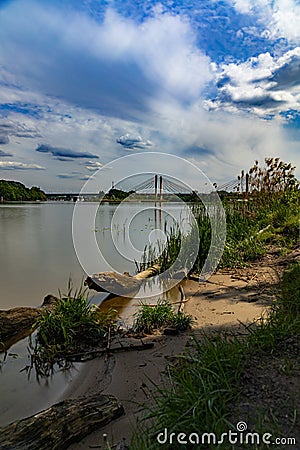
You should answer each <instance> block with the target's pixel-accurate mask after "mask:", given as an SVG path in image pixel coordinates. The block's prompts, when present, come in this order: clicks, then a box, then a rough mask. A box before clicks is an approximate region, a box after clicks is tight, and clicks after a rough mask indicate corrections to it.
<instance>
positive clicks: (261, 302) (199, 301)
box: [64, 249, 300, 450]
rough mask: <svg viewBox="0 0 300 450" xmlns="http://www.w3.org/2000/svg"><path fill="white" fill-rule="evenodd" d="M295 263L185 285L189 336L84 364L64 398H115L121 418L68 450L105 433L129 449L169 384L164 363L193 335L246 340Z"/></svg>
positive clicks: (227, 272) (272, 256)
mask: <svg viewBox="0 0 300 450" xmlns="http://www.w3.org/2000/svg"><path fill="white" fill-rule="evenodd" d="M299 258H300V251H299V249H295V250H293V251H292V252H291V253H289V254H287V255H285V256H281V255H279V254H277V253H276V251H275V250H273V251H270V252H269V253H267V254H266V255H265V256H264V257H263V258H262V259H261V260H260V261H258V262H256V263H253V264H252V265H251V266H249V267H247V268H243V269H238V270H237V269H222V270H219V271H218V272H217V273H215V274H214V275H212V277H211V278H210V279H209V280H208V281H207V282H206V283H203V284H201V285H199V283H198V282H197V281H191V280H189V281H185V282H184V283H183V289H184V292H185V296H186V303H185V312H186V313H188V314H191V315H192V316H193V318H194V325H193V328H192V331H191V333H190V332H189V333H182V334H180V335H179V336H165V335H160V334H157V335H153V336H148V337H146V338H145V339H143V341H145V342H146V341H147V342H148V341H151V342H154V348H153V349H151V350H145V351H139V352H129V353H123V354H121V353H119V354H113V355H110V356H108V357H107V358H105V359H104V358H103V359H95V360H93V361H90V362H87V363H84V364H85V366H84V368H83V370H82V373H81V374H80V376H79V377H78V378H77V379H76V381H75V382H74V384H73V385H71V386H70V388H69V390H68V391H67V392H66V393H65V395H64V398H66V397H70V398H72V397H76V396H79V395H84V394H87V395H91V394H94V393H96V392H99V393H100V392H101V393H105V394H106V393H110V394H114V395H116V397H117V398H118V399H119V400H120V402H121V403H122V404H123V406H124V408H125V415H124V416H122V417H121V418H119V419H118V420H116V421H115V422H113V423H111V424H109V425H108V426H106V427H105V428H103V429H101V430H99V431H98V432H95V433H93V434H92V435H90V436H88V437H87V438H85V439H83V440H82V441H81V442H80V443H78V444H73V445H72V446H71V447H70V449H71V450H77V449H86V448H89V446H99V448H105V444H104V439H103V434H107V436H108V441H109V443H110V445H111V446H112V445H116V444H118V443H120V442H121V441H122V440H123V439H126V443H127V444H129V442H130V439H131V437H132V434H133V433H134V430H136V426H137V420H139V419H140V418H141V417H142V416H143V415H144V412H143V408H144V407H146V408H147V409H148V408H149V406H150V404H151V403H152V404H153V403H154V398H153V395H155V392H156V387H155V386H159V387H163V386H165V385H166V384H168V382H169V381H170V379H169V377H168V364H170V363H171V364H172V362H173V361H175V360H176V355H178V354H180V353H182V352H184V350H185V349H186V347H187V346H189V345H190V342H191V335H193V336H194V337H196V338H197V337H200V336H201V335H202V333H203V332H205V333H209V334H213V335H217V334H218V333H219V332H220V331H221V330H224V329H226V330H228V331H230V332H231V331H234V332H235V333H236V334H237V335H238V336H241V337H243V336H245V335H247V334H248V332H247V326H249V325H250V324H252V323H254V322H256V321H258V320H259V319H260V318H261V317H262V315H263V314H264V313H265V311H266V310H267V309H268V308H269V306H270V305H271V304H272V302H273V301H274V298H275V295H276V290H277V289H278V287H277V285H278V281H279V276H280V274H281V273H282V271H283V270H284V269H285V268H287V267H288V266H289V264H290V263H291V262H292V261H295V260H299ZM298 375H299V374H298ZM273 381H274V380H273ZM298 382H299V378H298Z"/></svg>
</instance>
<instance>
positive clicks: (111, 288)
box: [84, 265, 160, 296]
mask: <svg viewBox="0 0 300 450" xmlns="http://www.w3.org/2000/svg"><path fill="white" fill-rule="evenodd" d="M159 269H160V267H159V265H154V266H152V267H149V268H148V269H146V270H143V271H142V272H140V273H138V274H137V275H134V276H133V277H132V276H130V275H129V274H123V275H122V274H120V273H117V272H100V273H96V274H94V275H92V276H89V277H87V279H86V280H85V282H84V284H85V285H86V286H88V288H89V289H93V290H95V291H97V292H108V293H110V294H114V295H117V296H124V295H125V296H126V295H130V294H131V295H135V294H136V293H137V292H138V291H139V289H140V287H141V285H142V283H143V280H145V279H147V278H150V277H153V276H155V275H158V274H159Z"/></svg>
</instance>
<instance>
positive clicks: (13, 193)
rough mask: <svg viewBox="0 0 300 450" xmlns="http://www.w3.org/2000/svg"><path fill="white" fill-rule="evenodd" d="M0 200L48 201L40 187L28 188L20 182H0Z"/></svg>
mask: <svg viewBox="0 0 300 450" xmlns="http://www.w3.org/2000/svg"><path fill="white" fill-rule="evenodd" d="M0 199H1V201H3V202H35V201H43V202H45V201H47V197H46V194H45V192H44V191H42V190H41V189H40V188H39V187H36V186H33V187H32V188H27V187H26V186H24V184H22V183H20V182H18V181H7V180H0Z"/></svg>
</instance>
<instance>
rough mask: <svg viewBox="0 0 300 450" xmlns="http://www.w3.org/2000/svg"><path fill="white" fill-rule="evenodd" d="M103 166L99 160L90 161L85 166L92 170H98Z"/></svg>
mask: <svg viewBox="0 0 300 450" xmlns="http://www.w3.org/2000/svg"><path fill="white" fill-rule="evenodd" d="M101 167H103V164H101V163H100V162H99V161H89V162H88V165H86V166H85V168H86V169H88V170H90V171H91V172H95V170H98V169H100V168H101ZM87 177H89V175H87Z"/></svg>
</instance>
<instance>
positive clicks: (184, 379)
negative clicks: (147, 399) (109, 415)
mask: <svg viewBox="0 0 300 450" xmlns="http://www.w3.org/2000/svg"><path fill="white" fill-rule="evenodd" d="M299 334H300V264H299V263H295V264H294V265H292V267H291V268H290V269H289V270H287V271H286V272H285V273H284V275H283V277H282V280H281V283H280V288H279V291H278V294H277V298H276V301H275V303H274V305H273V306H272V308H271V309H270V310H269V312H268V314H267V316H266V317H264V318H262V319H261V321H260V322H258V323H256V324H252V326H251V328H250V333H249V335H248V337H246V338H244V339H241V338H238V337H237V336H235V335H234V334H233V333H228V332H227V333H223V334H222V333H220V334H218V335H214V336H208V335H205V334H203V337H202V338H201V339H195V338H193V339H192V342H193V344H192V347H191V348H190V350H189V351H187V352H186V353H185V354H184V355H181V356H180V357H179V358H178V362H177V364H176V365H174V366H172V367H171V387H170V388H169V389H162V388H159V387H158V386H157V387H156V389H155V393H154V405H153V406H152V408H151V409H150V410H149V411H148V413H147V415H146V418H147V421H146V422H145V423H144V427H143V422H142V423H139V430H141V428H142V429H143V431H142V432H141V431H139V432H138V433H136V434H135V435H134V436H133V439H132V443H131V446H130V448H131V450H155V449H160V448H164V449H170V450H171V449H172V450H176V449H180V448H183V446H182V444H180V443H178V441H177V437H178V436H179V433H185V434H186V436H190V435H191V436H192V442H188V443H187V444H186V445H185V446H184V448H186V449H189V448H191V449H192V448H197V449H205V450H207V449H215V450H216V449H220V450H221V449H224V448H226V449H232V450H234V449H244V448H261V449H267V448H274V449H283V448H286V447H285V445H282V446H281V445H271V446H269V445H266V444H263V443H261V444H260V445H259V447H258V446H256V447H255V445H253V446H251V445H250V444H251V441H250V442H248V443H245V441H243V442H242V443H240V442H236V443H235V444H234V443H231V444H230V443H229V442H228V441H226V440H225V441H224V442H223V443H218V442H217V441H213V438H212V437H211V438H210V439H211V440H210V441H209V440H208V439H209V437H208V435H206V436H205V435H204V433H214V434H215V435H216V436H217V439H220V438H221V436H222V433H228V431H229V430H231V431H232V433H235V432H236V431H237V430H236V424H237V422H239V421H240V420H245V421H247V423H248V426H249V429H248V430H247V431H248V432H251V431H252V432H257V433H261V435H262V434H263V433H271V434H272V435H273V436H274V437H275V436H277V437H281V436H285V437H288V436H293V435H294V432H295V429H294V428H293V425H294V421H295V420H296V416H295V414H296V410H294V406H293V405H288V407H289V409H288V413H287V416H288V418H287V419H289V421H290V422H289V430H287V429H286V428H285V429H284V430H283V429H282V428H281V423H280V421H279V420H278V417H277V415H278V414H279V413H280V410H276V408H274V406H273V409H270V410H268V409H267V408H266V410H263V409H262V410H261V411H260V410H259V407H258V405H257V404H256V403H255V401H254V408H255V411H256V413H257V415H256V416H254V417H253V416H251V417H250V418H249V417H247V418H246V417H245V415H243V416H242V415H241V414H242V413H241V412H240V410H239V402H240V400H239V398H240V397H239V396H240V394H242V389H243V383H244V381H245V377H246V376H247V373H245V374H244V371H245V368H246V367H247V366H250V367H253V362H255V364H258V362H260V363H261V361H262V360H263V358H264V357H267V358H269V357H270V355H272V356H271V359H272V360H275V361H276V357H278V360H279V361H280V364H278V367H277V368H276V370H279V371H280V372H281V373H282V371H284V373H293V370H294V369H295V368H296V366H297V364H299V348H298V347H299V345H298V346H296V349H294V350H293V346H295V343H296V342H298V340H299ZM297 349H298V350H297ZM297 355H298V356H297ZM297 358H298V359H297ZM264 370H266V371H268V365H267V366H266V367H265V369H264ZM271 376H272V375H271V374H269V375H267V378H268V377H271ZM298 376H299V366H298ZM296 385H297V383H295V386H296ZM256 386H257V389H258V388H259V380H258V381H257V385H256ZM282 395H284V393H283V392H282ZM282 400H283V402H284V399H282ZM243 401H245V399H244V398H243V397H241V402H243ZM246 419H247V420H246ZM251 421H252V423H251ZM249 422H250V423H249ZM146 424H147V425H146ZM165 430H168V439H167V441H166V442H164V445H163V446H162V445H161V443H159V442H158V440H157V438H158V437H159V436H160V438H159V439H161V441H162V440H164V436H165V434H164V433H165ZM287 432H289V434H287ZM160 433H162V434H160ZM171 433H174V434H173V439H172V443H170V435H171ZM192 433H194V434H193V435H192ZM195 433H198V434H199V436H200V438H199V440H197V439H198V438H197V437H196V436H195ZM202 436H204V438H203V443H202ZM244 436H245V433H244ZM180 439H183V438H182V436H181V438H180ZM254 443H255V442H254ZM292 448H293V447H292Z"/></svg>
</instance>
